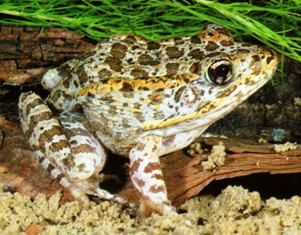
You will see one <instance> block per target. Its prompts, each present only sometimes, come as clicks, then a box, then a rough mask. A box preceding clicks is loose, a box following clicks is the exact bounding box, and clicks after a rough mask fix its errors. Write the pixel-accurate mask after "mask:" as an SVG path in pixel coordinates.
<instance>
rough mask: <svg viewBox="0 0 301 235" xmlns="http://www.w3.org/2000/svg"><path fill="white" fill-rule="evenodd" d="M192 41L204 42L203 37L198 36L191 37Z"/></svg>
mask: <svg viewBox="0 0 301 235" xmlns="http://www.w3.org/2000/svg"><path fill="white" fill-rule="evenodd" d="M190 41H191V42H192V43H202V41H201V39H200V38H199V37H198V36H193V37H191V39H190Z"/></svg>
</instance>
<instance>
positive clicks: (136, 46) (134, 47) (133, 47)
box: [131, 45, 139, 51]
mask: <svg viewBox="0 0 301 235" xmlns="http://www.w3.org/2000/svg"><path fill="white" fill-rule="evenodd" d="M131 49H132V50H133V51H134V50H137V49H139V46H138V45H134V46H132V47H131Z"/></svg>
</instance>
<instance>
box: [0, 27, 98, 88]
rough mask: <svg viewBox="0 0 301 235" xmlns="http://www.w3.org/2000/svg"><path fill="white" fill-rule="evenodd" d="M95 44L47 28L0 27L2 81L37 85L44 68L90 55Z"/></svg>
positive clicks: (74, 35) (83, 38)
mask: <svg viewBox="0 0 301 235" xmlns="http://www.w3.org/2000/svg"><path fill="white" fill-rule="evenodd" d="M94 45H95V42H93V41H91V40H88V39H86V38H85V37H84V36H82V35H80V34H78V33H75V32H73V31H68V30H64V29H62V28H55V27H47V28H44V29H42V28H39V27H13V26H12V27H10V26H1V27H0V82H1V81H2V82H5V83H7V84H23V83H34V82H36V81H38V80H39V79H40V78H41V76H42V74H43V73H44V72H45V69H46V68H47V67H49V66H54V65H59V64H61V63H62V62H63V61H66V60H67V59H70V58H74V57H76V56H79V55H83V54H84V53H87V52H89V51H90V50H91V49H92V48H93V47H94Z"/></svg>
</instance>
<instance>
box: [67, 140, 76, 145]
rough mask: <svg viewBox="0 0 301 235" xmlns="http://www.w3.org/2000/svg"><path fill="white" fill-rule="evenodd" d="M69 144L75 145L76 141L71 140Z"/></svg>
mask: <svg viewBox="0 0 301 235" xmlns="http://www.w3.org/2000/svg"><path fill="white" fill-rule="evenodd" d="M69 143H70V144H71V145H77V141H76V140H71V141H70V142H69Z"/></svg>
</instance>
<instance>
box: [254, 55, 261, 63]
mask: <svg viewBox="0 0 301 235" xmlns="http://www.w3.org/2000/svg"><path fill="white" fill-rule="evenodd" d="M252 58H253V60H254V61H255V62H257V61H260V57H259V55H252Z"/></svg>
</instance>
